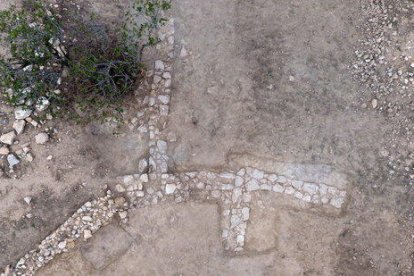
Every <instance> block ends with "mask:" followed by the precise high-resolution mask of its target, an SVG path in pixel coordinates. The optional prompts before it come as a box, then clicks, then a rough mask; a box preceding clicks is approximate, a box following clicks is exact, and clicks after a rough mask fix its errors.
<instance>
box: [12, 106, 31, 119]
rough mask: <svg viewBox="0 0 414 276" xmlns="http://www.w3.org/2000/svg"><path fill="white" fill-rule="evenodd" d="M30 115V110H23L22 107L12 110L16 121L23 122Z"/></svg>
mask: <svg viewBox="0 0 414 276" xmlns="http://www.w3.org/2000/svg"><path fill="white" fill-rule="evenodd" d="M30 115H32V110H30V109H25V108H23V107H17V108H16V109H15V110H14V117H15V118H16V120H24V119H26V118H28V117H29V116H30Z"/></svg>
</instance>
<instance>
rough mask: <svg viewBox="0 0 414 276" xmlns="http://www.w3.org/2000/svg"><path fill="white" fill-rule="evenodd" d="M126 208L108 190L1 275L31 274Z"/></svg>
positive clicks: (119, 198) (85, 205)
mask: <svg viewBox="0 0 414 276" xmlns="http://www.w3.org/2000/svg"><path fill="white" fill-rule="evenodd" d="M126 209H128V204H127V203H126V201H125V199H124V198H122V197H117V198H114V196H113V194H112V193H111V191H109V190H108V191H107V194H106V196H103V197H100V198H98V199H96V200H92V201H88V202H86V203H85V204H84V205H83V206H82V207H81V208H79V209H78V210H77V211H76V213H75V214H73V215H72V217H70V218H69V219H68V220H67V221H66V222H65V223H64V224H63V225H61V226H60V227H59V228H58V229H57V230H56V231H54V232H53V233H52V234H50V235H49V236H48V237H46V238H45V239H44V240H43V241H42V242H41V243H40V245H39V246H38V247H37V248H36V249H34V250H32V251H30V252H28V253H27V254H25V255H24V257H22V258H21V259H20V260H19V261H18V262H17V264H16V265H15V267H14V268H13V269H11V268H6V270H5V271H4V272H3V274H1V275H2V276H3V275H5V276H7V275H11V274H13V275H33V274H34V273H35V272H36V271H37V270H39V269H40V268H41V267H43V266H44V265H46V264H47V263H48V262H50V261H51V260H53V259H54V258H55V257H56V256H57V255H59V254H62V253H64V252H67V251H68V250H70V249H72V248H74V247H75V246H76V242H77V241H78V240H80V239H83V240H88V239H90V238H91V237H92V235H93V233H95V232H96V231H98V230H99V229H100V228H101V227H103V226H105V225H107V224H109V222H110V221H111V220H112V218H113V217H114V216H115V215H116V214H118V215H119V216H120V217H122V216H124V213H125V210H126Z"/></svg>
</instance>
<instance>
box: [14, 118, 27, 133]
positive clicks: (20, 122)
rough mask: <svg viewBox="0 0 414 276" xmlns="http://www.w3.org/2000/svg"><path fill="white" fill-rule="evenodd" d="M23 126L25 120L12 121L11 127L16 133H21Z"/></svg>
mask: <svg viewBox="0 0 414 276" xmlns="http://www.w3.org/2000/svg"><path fill="white" fill-rule="evenodd" d="M25 126H26V121H25V120H16V121H14V123H13V129H14V130H15V131H16V133H17V135H19V134H22V133H23V131H24V127H25Z"/></svg>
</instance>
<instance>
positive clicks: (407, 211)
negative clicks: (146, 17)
mask: <svg viewBox="0 0 414 276" xmlns="http://www.w3.org/2000/svg"><path fill="white" fill-rule="evenodd" d="M390 5H391V6H390ZM97 7H98V10H99V5H97ZM101 8H102V7H101ZM105 8H106V9H105V10H107V8H108V7H105ZM413 11H414V10H413V3H412V2H410V1H399V2H397V3H392V2H387V1H383V2H382V1H361V2H360V1H341V0H327V1H320V0H311V1H306V2H303V1H279V0H273V1H271V0H249V1H224V2H223V1H219V0H212V1H201V0H200V1H199V0H192V1H190V0H181V1H174V2H173V10H172V11H171V13H170V14H169V17H171V18H173V19H174V21H170V23H171V22H173V24H172V25H173V29H172V30H175V33H174V34H171V29H170V31H169V33H168V34H167V35H166V37H164V35H163V40H164V42H163V43H162V44H161V45H160V46H159V47H158V49H157V50H154V51H151V52H150V53H148V56H149V57H148V60H149V61H148V64H153V62H152V59H151V57H154V58H155V57H156V58H157V59H161V60H163V61H164V63H161V64H160V63H159V62H157V63H155V76H153V75H152V74H153V73H154V72H150V73H149V74H148V76H149V78H148V79H149V81H148V82H150V83H151V82H154V85H155V86H154V87H153V89H152V90H157V89H158V87H159V86H162V87H163V89H161V90H162V92H160V93H158V92H155V94H151V97H154V96H155V98H154V102H152V101H151V97H150V99H149V106H150V112H149V113H147V114H146V115H145V116H147V117H148V118H149V121H148V123H147V124H149V133H150V135H146V133H145V132H142V131H141V129H140V126H139V125H137V126H135V127H129V126H130V125H131V121H128V120H131V119H132V118H133V117H134V116H135V115H134V116H132V117H128V116H126V118H128V119H127V121H128V124H127V125H126V126H123V127H124V131H119V128H117V127H114V126H112V125H111V124H105V125H91V126H88V127H86V128H82V127H78V126H68V125H67V124H66V123H63V122H58V123H56V122H55V121H52V123H54V124H56V128H58V129H59V131H58V132H57V137H59V138H61V142H59V143H57V142H55V140H54V139H53V140H52V141H51V142H50V143H49V144H47V145H46V146H42V147H40V146H38V145H33V149H32V151H33V152H34V155H35V157H36V158H35V159H34V161H33V162H32V163H31V164H30V165H27V166H24V168H23V169H22V170H20V171H19V170H18V171H17V173H19V172H20V173H22V172H23V174H24V175H22V176H20V177H19V178H18V179H9V178H1V179H0V180H1V185H0V189H1V191H2V193H3V194H4V196H2V197H1V202H0V206H1V207H2V208H1V211H0V212H1V213H0V214H1V217H2V218H4V219H3V220H2V224H1V228H0V231H1V233H2V236H3V237H2V238H1V240H0V246H1V247H0V256H1V258H0V267H1V266H5V265H7V264H14V263H15V262H16V261H17V260H18V259H19V258H20V257H22V256H23V255H24V253H25V252H28V251H29V250H31V249H34V248H35V247H36V245H37V244H38V243H39V242H40V241H41V240H42V239H44V238H45V237H46V236H47V235H49V234H50V233H51V231H53V230H54V229H56V228H57V226H59V225H60V224H62V223H63V222H64V221H66V219H67V218H68V217H69V216H71V215H72V213H73V212H74V211H75V210H76V209H77V208H78V207H79V206H81V205H82V204H83V203H84V202H86V201H87V200H89V198H92V197H93V196H97V195H98V194H99V191H102V190H103V189H104V186H105V185H106V184H107V185H108V187H110V188H111V189H112V190H113V191H114V193H115V196H119V195H125V197H126V198H127V199H128V202H130V203H131V204H130V210H129V212H128V217H126V215H125V214H124V212H123V211H119V210H117V211H114V217H115V219H114V220H112V221H111V222H110V224H109V225H107V226H105V227H102V229H100V230H99V231H97V232H96V233H95V232H94V234H93V237H89V232H85V231H89V230H88V229H87V228H85V229H86V230H82V232H81V233H80V236H79V237H77V238H79V239H80V241H79V242H78V241H77V242H76V244H72V241H70V244H71V246H68V245H67V244H66V241H65V244H64V246H63V244H61V243H57V244H56V245H57V247H58V248H59V249H61V251H67V253H64V254H62V255H60V256H58V257H57V258H55V259H54V260H52V261H51V262H50V263H49V264H47V265H46V266H45V267H44V268H42V269H41V270H40V271H39V274H40V275H57V274H63V275H114V274H117V275H181V274H183V275H217V274H221V275H235V274H237V275H412V274H413V273H414V260H413V253H414V248H413V235H414V231H413V226H414V225H413V221H412V218H413V211H414V210H413V207H414V204H413V201H412V200H413V196H414V195H413V190H412V186H411V183H412V179H413V178H414V176H413V163H412V162H413V161H412V160H413V155H412V152H413V144H412V140H410V137H412V131H413V122H412V110H413V109H412V106H413V101H412V94H413V90H412V88H413V83H414V81H413V79H412V78H413V75H412V73H413V69H410V68H411V64H414V58H413V57H414V52H413V49H414V40H413V39H414V38H413V31H414V25H413V24H414V23H413V21H412V20H413V17H412V14H413ZM384 14H387V17H388V19H384V18H382V19H381V20H380V19H378V18H379V17H382V16H383V15H384ZM373 18H374V19H373ZM394 18H396V20H397V21H398V23H399V24H391V25H389V24H388V21H387V20H391V21H393V20H394ZM369 22H371V23H369ZM381 22H385V23H384V24H385V25H384V26H382V25H381V24H382V23H381ZM373 24H374V25H373ZM375 24H378V25H375ZM395 26H398V28H397V29H394V28H395ZM377 32H379V37H378V36H377V35H378V34H377ZM379 38H382V40H381V39H379ZM363 41H365V42H367V41H368V42H369V43H368V44H365V46H364V47H363V46H361V45H362V42H363ZM378 41H379V42H378ZM381 41H386V42H385V44H383V45H379V44H378V45H377V43H382V42H381ZM387 41H388V42H387ZM377 46H378V49H377V48H376V47H377ZM355 49H359V51H361V52H364V54H363V55H360V54H359V52H358V53H357V54H356V53H355ZM370 51H371V52H370ZM378 51H379V53H378ZM172 52H173V53H174V55H172ZM367 52H368V53H369V54H366V53H367ZM168 55H169V56H168ZM365 55H367V56H365ZM396 56H397V57H398V58H396V59H394V57H396ZM401 56H402V57H401ZM381 60H382V61H384V60H385V62H386V63H385V64H384V63H381V62H380V61H381ZM161 65H162V66H161ZM382 66H383V67H382ZM361 68H362V71H361ZM384 68H385V69H384ZM389 68H396V69H395V70H394V71H395V73H396V74H397V77H393V73H394V71H392V70H391V71H392V72H391V77H390V79H395V80H398V81H400V79H401V85H400V84H399V82H397V81H389V80H388V79H387V78H388V77H387V76H388V74H386V73H383V71H386V70H388V71H389ZM412 68H414V65H413V66H412ZM399 70H400V71H401V74H400V73H399V72H398V71H399ZM165 73H168V74H172V79H171V76H169V75H168V74H167V75H165ZM410 74H411V75H410ZM405 79H407V81H405ZM171 80H172V81H171ZM387 85H388V86H387ZM381 86H384V87H386V88H387V89H385V88H380V87H381ZM143 87H145V85H144V86H143ZM403 87H405V88H403ZM381 89H383V90H381ZM384 89H385V90H387V91H390V89H392V91H395V92H394V94H391V95H389V93H388V92H387V93H388V94H387V93H386V92H384V91H385V90H384ZM399 91H401V93H400V92H399ZM153 92H154V91H153ZM138 95H140V94H139V93H138ZM396 95H400V96H396ZM159 96H161V97H159ZM166 96H169V97H170V98H168V100H167V98H165V97H166ZM137 99H138V100H137V105H139V104H145V101H144V100H143V97H137ZM169 99H171V103H170V104H169V102H170V100H169ZM168 107H169V114H168ZM390 109H391V111H389V110H390ZM131 110H134V109H133V108H131ZM166 110H167V111H166ZM154 111H155V112H154ZM9 112H11V111H9ZM151 112H153V113H151ZM154 114H155V115H154ZM144 125H145V124H144ZM160 125H161V127H159V126H160ZM151 126H153V127H155V128H154V129H151ZM121 129H122V127H121ZM115 130H116V131H115ZM158 130H159V131H160V133H158V132H157V131H158ZM32 132H33V133H35V130H31V129H29V130H28V131H27V132H25V135H28V137H30V136H29V135H30V134H31V133H32ZM114 132H116V133H117V135H113V133H114ZM118 132H121V133H123V132H125V135H118ZM151 134H153V135H151ZM147 136H148V137H147ZM59 138H55V139H56V141H57V140H58V139H59ZM21 139H23V138H21ZM167 145H168V146H167ZM37 147H39V148H37ZM148 153H149V156H150V158H149V159H147V160H148V162H149V165H150V168H149V171H145V170H144V171H140V168H139V166H138V164H139V160H141V159H140V158H141V157H143V156H145V155H146V154H148ZM49 155H52V156H53V159H52V161H50V160H49V161H48V160H47V156H49ZM151 158H154V159H151ZM42 160H43V161H42ZM244 168H246V169H245V170H244ZM188 172H191V173H188ZM204 172H205V175H204ZM147 173H148V174H147ZM131 174H136V175H135V176H128V177H121V178H118V176H125V175H131ZM143 176H144V177H143ZM147 178H149V179H147ZM240 178H241V180H239V179H240ZM137 179H139V181H138V180H137ZM82 183H87V184H86V185H82ZM131 183H133V184H131ZM121 184H122V185H123V184H125V187H123V186H122V185H121ZM119 185H121V186H119ZM325 186H326V190H329V189H331V190H332V191H333V192H332V194H330V192H328V193H326V191H324V189H325V188H324V187H325ZM128 187H132V188H131V189H129V188H128ZM3 191H5V192H3ZM326 194H328V195H329V196H328V197H326V198H325V195H326ZM26 195H27V196H29V195H30V196H31V197H33V202H32V203H31V205H30V206H27V204H26V203H25V202H24V200H23V197H25V196H26ZM115 201H116V200H115ZM122 202H123V201H122ZM116 204H117V203H116V202H115V205H116ZM84 206H85V205H84ZM88 206H89V205H88ZM88 208H89V207H87V206H85V210H86V211H85V212H89V209H88ZM135 208H136V209H135ZM27 213H31V214H33V215H34V216H33V217H32V218H31V220H30V219H28V218H27V216H26V215H27ZM22 216H24V217H23V218H22ZM88 216H89V215H88ZM85 217H86V215H85ZM92 219H93V218H92ZM81 220H85V221H89V218H87V219H86V218H85V219H84V217H82V218H81ZM36 223H37V224H36ZM69 224H70V223H69ZM21 225H23V226H24V227H22V226H21ZM82 227H83V226H82ZM69 229H73V228H69ZM82 229H83V228H82ZM86 233H88V237H85V235H86ZM82 238H83V239H82ZM75 239H76V238H75ZM60 245H62V248H61V247H60ZM42 254H44V252H43V253H42ZM37 256H38V255H36V257H37ZM42 263H43V262H42Z"/></svg>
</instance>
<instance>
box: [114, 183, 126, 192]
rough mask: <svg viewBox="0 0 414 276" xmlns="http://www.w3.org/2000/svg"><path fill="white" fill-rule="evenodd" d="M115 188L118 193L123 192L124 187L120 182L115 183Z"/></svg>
mask: <svg viewBox="0 0 414 276" xmlns="http://www.w3.org/2000/svg"><path fill="white" fill-rule="evenodd" d="M115 189H116V191H117V192H118V193H123V192H125V188H124V186H122V185H121V184H118V185H116V187H115Z"/></svg>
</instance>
